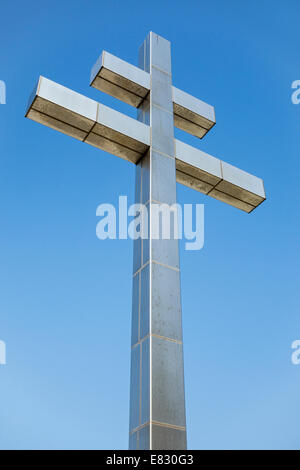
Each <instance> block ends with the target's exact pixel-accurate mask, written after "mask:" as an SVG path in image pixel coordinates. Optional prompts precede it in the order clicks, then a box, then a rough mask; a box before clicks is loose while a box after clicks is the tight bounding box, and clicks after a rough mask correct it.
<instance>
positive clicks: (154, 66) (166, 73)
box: [151, 64, 172, 77]
mask: <svg viewBox="0 0 300 470" xmlns="http://www.w3.org/2000/svg"><path fill="white" fill-rule="evenodd" d="M151 68H154V69H156V70H159V71H160V72H162V73H164V74H165V75H168V76H169V77H172V73H169V72H166V71H165V70H162V69H160V68H159V67H157V65H153V64H151Z"/></svg>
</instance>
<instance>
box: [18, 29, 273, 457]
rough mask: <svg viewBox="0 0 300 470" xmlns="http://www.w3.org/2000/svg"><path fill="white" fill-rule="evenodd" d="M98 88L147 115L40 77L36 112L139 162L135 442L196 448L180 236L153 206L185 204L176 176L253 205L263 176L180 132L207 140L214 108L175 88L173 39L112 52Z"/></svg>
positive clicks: (94, 76)
mask: <svg viewBox="0 0 300 470" xmlns="http://www.w3.org/2000/svg"><path fill="white" fill-rule="evenodd" d="M91 86H93V87H94V88H97V89H98V90H102V91H104V92H106V93H108V94H110V95H112V96H114V97H116V98H118V99H120V100H122V101H124V102H126V103H129V104H130V105H132V106H135V107H136V108H137V109H138V120H135V119H132V118H130V117H128V116H125V115H124V114H121V113H119V112H117V111H114V110H112V109H110V108H108V107H106V106H104V105H102V104H100V103H97V102H96V101H94V100H92V99H90V98H87V97H85V96H83V95H80V94H78V93H76V92H74V91H72V90H70V89H68V88H65V87H64V86H62V85H59V84H57V83H54V82H52V81H50V80H48V79H46V78H44V77H40V79H39V81H38V84H37V87H36V89H35V90H34V92H33V95H32V97H31V99H30V102H29V106H28V110H27V113H26V117H28V118H30V119H33V120H35V121H37V122H40V123H42V124H44V125H46V126H49V127H52V128H54V129H57V130H59V131H61V132H63V133H65V134H68V135H70V136H72V137H75V138H76V139H78V140H81V141H82V142H86V143H88V144H91V145H93V146H95V147H98V148H100V149H102V150H105V151H107V152H109V153H112V154H114V155H117V156H119V157H121V158H124V159H126V160H128V161H130V162H132V163H134V164H136V183H135V194H136V196H135V198H136V202H137V203H143V204H145V205H146V206H148V209H150V211H148V212H149V220H148V224H149V238H148V239H142V238H139V239H137V240H135V241H134V259H133V294H132V299H133V300H132V335H131V381H130V426H129V448H130V449H186V417H185V394H184V373H183V350H182V323H181V293H180V268H179V256H178V240H177V239H175V237H173V238H171V239H170V240H165V239H153V238H152V237H151V234H152V231H153V230H154V225H153V224H154V220H153V215H152V210H151V208H152V207H153V205H154V204H157V203H167V204H169V205H171V204H174V203H176V181H177V182H179V183H182V184H184V185H186V186H189V187H191V188H193V189H195V190H197V191H200V192H202V193H204V194H207V195H209V196H212V197H214V198H216V199H219V200H221V201H223V202H226V203H227V204H230V205H232V206H235V207H237V208H239V209H241V210H243V211H245V212H248V213H249V212H251V211H253V210H254V209H255V208H256V207H257V206H258V205H259V204H260V203H261V202H262V201H264V199H265V191H264V186H263V181H262V180H261V179H260V178H257V177H255V176H252V175H250V174H249V173H246V172H244V171H242V170H240V169H238V168H236V167H234V166H232V165H230V164H228V163H225V162H223V161H221V160H219V159H217V158H215V157H212V156H210V155H208V154H206V153H204V152H202V151H201V150H198V149H196V148H194V147H191V146H190V145H187V144H185V143H183V142H181V141H179V140H177V139H174V125H175V126H176V127H178V128H180V129H183V130H184V131H186V132H189V133H190V134H193V135H195V136H198V137H199V138H202V137H204V136H205V134H206V133H207V132H208V131H209V130H210V129H211V128H212V127H213V126H214V124H215V113H214V108H213V107H212V106H210V105H208V104H206V103H204V102H203V101H200V100H198V99H196V98H194V97H192V96H191V95H189V94H187V93H185V92H184V91H181V90H179V89H177V88H175V87H174V86H172V75H171V47H170V42H169V41H167V40H166V39H164V38H162V37H160V36H158V35H157V34H154V33H152V32H150V33H149V34H148V36H147V38H146V39H145V41H144V42H143V44H142V46H141V47H140V49H139V67H135V66H133V65H131V64H128V63H127V62H124V61H123V60H120V59H118V58H117V57H115V56H113V55H111V54H109V53H108V52H103V53H102V54H101V56H100V58H99V59H98V61H97V62H96V64H95V65H94V67H93V69H92V72H91Z"/></svg>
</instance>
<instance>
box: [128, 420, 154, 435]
mask: <svg viewBox="0 0 300 470" xmlns="http://www.w3.org/2000/svg"><path fill="white" fill-rule="evenodd" d="M149 424H150V421H147V422H146V423H143V424H141V425H140V426H137V427H136V428H133V429H132V430H131V431H129V434H130V435H132V434H134V433H135V432H137V431H140V430H141V429H143V428H145V427H146V426H149Z"/></svg>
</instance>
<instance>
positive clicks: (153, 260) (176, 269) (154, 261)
mask: <svg viewBox="0 0 300 470" xmlns="http://www.w3.org/2000/svg"><path fill="white" fill-rule="evenodd" d="M154 240H155V238H154ZM158 240H159V239H158ZM174 240H177V238H174ZM151 261H152V263H155V264H158V265H159V266H163V267H164V268H169V269H173V271H177V272H180V269H179V268H176V267H175V266H169V265H168V264H164V263H160V262H159V261H156V260H155V259H152V260H151Z"/></svg>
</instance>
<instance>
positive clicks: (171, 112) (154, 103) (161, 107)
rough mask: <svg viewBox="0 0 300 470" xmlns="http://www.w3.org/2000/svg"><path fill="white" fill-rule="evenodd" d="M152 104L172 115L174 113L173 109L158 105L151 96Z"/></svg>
mask: <svg viewBox="0 0 300 470" xmlns="http://www.w3.org/2000/svg"><path fill="white" fill-rule="evenodd" d="M152 106H155V108H157V109H159V110H160V111H165V112H166V113H168V114H171V115H172V116H173V114H174V113H173V111H169V110H168V109H166V108H164V107H163V106H160V105H159V104H157V103H156V102H155V101H153V98H152Z"/></svg>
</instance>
